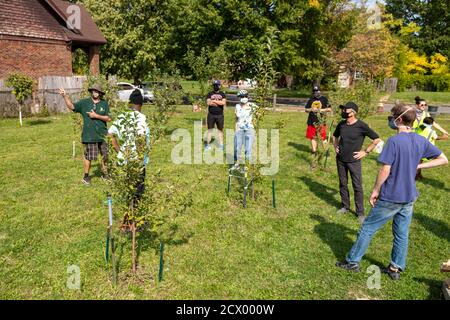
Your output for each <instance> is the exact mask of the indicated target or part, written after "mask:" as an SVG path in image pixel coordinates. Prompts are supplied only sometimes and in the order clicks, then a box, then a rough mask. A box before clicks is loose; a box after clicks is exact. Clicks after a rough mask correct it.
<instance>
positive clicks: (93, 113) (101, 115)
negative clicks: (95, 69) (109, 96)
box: [59, 85, 111, 185]
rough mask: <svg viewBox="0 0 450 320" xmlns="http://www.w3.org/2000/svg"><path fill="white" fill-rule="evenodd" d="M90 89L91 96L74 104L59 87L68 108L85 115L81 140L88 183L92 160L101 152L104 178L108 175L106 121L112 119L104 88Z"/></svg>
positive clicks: (84, 180) (89, 181)
mask: <svg viewBox="0 0 450 320" xmlns="http://www.w3.org/2000/svg"><path fill="white" fill-rule="evenodd" d="M88 91H89V92H90V93H91V97H89V98H86V99H81V100H80V101H78V102H76V103H75V104H74V103H72V101H71V100H70V97H69V96H67V95H66V91H65V90H64V89H63V88H60V89H59V93H60V94H61V95H62V96H63V97H64V102H65V103H66V106H67V108H68V109H69V110H71V111H73V112H77V113H80V114H81V116H82V117H83V131H82V134H81V142H82V143H83V145H84V147H85V152H84V160H83V167H84V176H83V179H82V182H83V183H84V184H87V185H89V184H90V183H91V177H90V176H89V171H90V169H91V161H92V160H97V158H98V154H99V153H100V154H101V155H102V161H101V168H102V172H103V178H106V177H107V170H106V159H107V157H108V146H107V144H106V142H105V136H106V134H107V132H108V128H107V125H106V123H107V122H109V121H111V117H110V112H109V106H108V103H107V102H106V101H105V100H103V99H102V97H103V95H104V94H105V93H104V92H103V90H102V88H101V87H100V86H99V85H94V86H92V87H90V88H89V89H88Z"/></svg>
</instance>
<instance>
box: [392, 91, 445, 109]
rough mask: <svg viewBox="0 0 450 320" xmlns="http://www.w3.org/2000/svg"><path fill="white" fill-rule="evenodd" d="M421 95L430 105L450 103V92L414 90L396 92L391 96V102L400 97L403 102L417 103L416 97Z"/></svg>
mask: <svg viewBox="0 0 450 320" xmlns="http://www.w3.org/2000/svg"><path fill="white" fill-rule="evenodd" d="M416 96H419V97H421V98H423V99H425V100H426V101H427V102H428V105H431V106H432V105H433V104H436V105H440V104H444V105H450V92H427V91H414V92H396V93H394V94H392V95H391V96H390V98H389V101H390V102H395V100H397V99H399V100H400V101H402V102H406V103H410V104H415V100H414V98H415V97H416Z"/></svg>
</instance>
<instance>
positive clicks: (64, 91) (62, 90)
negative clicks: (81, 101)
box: [59, 88, 75, 111]
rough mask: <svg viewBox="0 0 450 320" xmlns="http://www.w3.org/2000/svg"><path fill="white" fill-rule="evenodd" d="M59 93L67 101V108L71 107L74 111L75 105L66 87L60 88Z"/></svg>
mask: <svg viewBox="0 0 450 320" xmlns="http://www.w3.org/2000/svg"><path fill="white" fill-rule="evenodd" d="M59 94H60V95H61V96H62V97H63V98H64V102H65V103H66V106H67V108H68V109H70V110H71V111H74V110H75V106H74V105H73V103H72V101H71V100H70V97H69V96H67V95H66V90H64V88H59Z"/></svg>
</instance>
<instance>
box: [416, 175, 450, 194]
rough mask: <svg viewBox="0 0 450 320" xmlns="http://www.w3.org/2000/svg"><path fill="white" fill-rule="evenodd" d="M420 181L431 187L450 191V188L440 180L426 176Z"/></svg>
mask: <svg viewBox="0 0 450 320" xmlns="http://www.w3.org/2000/svg"><path fill="white" fill-rule="evenodd" d="M420 182H421V183H423V184H426V185H428V186H430V187H433V188H436V189H438V190H442V191H446V192H449V191H450V188H446V187H445V183H444V182H442V181H440V180H436V179H431V178H427V177H425V178H423V179H422V180H420Z"/></svg>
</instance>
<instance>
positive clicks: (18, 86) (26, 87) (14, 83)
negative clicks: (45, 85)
mask: <svg viewBox="0 0 450 320" xmlns="http://www.w3.org/2000/svg"><path fill="white" fill-rule="evenodd" d="M6 85H7V86H8V87H12V88H13V91H12V93H13V94H14V96H15V97H16V100H17V102H19V121H20V126H22V106H23V103H24V102H25V100H26V99H27V98H29V97H30V96H31V95H32V94H33V86H34V81H33V79H31V78H30V77H28V76H26V75H23V74H20V73H13V74H11V75H10V76H9V77H8V78H7V79H6Z"/></svg>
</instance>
